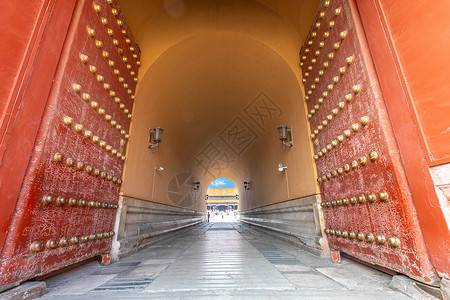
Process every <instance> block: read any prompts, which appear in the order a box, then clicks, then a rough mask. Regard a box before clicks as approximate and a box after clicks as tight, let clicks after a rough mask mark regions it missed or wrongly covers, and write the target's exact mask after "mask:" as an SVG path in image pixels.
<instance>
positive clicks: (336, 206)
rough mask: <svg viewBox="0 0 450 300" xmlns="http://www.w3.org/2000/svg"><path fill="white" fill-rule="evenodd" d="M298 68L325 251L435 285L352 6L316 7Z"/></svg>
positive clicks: (342, 1) (340, 1) (341, 0)
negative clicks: (322, 214)
mask: <svg viewBox="0 0 450 300" xmlns="http://www.w3.org/2000/svg"><path fill="white" fill-rule="evenodd" d="M300 61H301V62H300V65H301V68H302V72H303V78H304V79H303V82H304V86H305V94H306V102H307V106H308V110H309V115H308V119H309V121H310V126H311V140H312V142H313V144H314V152H315V155H314V159H315V161H316V166H317V172H318V178H317V181H318V183H319V185H320V188H321V192H322V197H323V198H322V201H323V202H322V203H321V205H322V208H323V212H324V217H325V227H326V229H325V233H326V235H327V237H328V242H329V244H330V246H331V247H332V248H334V249H338V250H341V251H342V252H345V253H347V254H349V255H352V256H354V257H357V258H358V259H361V260H363V261H366V262H368V263H371V264H375V265H379V266H382V267H385V268H388V269H391V270H395V271H398V272H401V273H404V274H407V275H409V276H411V277H413V278H417V279H419V280H421V281H425V282H428V283H436V282H437V280H438V278H437V275H436V273H435V270H434V268H433V266H432V264H431V263H430V259H429V254H428V252H427V249H426V246H425V243H424V240H423V236H422V233H421V229H420V227H419V222H418V219H417V215H416V211H415V207H414V205H413V201H412V198H411V193H410V190H409V186H408V183H407V180H406V177H405V172H404V170H403V167H402V165H401V161H400V156H399V151H398V147H397V144H396V141H395V137H394V134H393V131H392V128H391V124H390V121H389V117H388V114H387V111H386V106H385V102H384V99H383V95H382V93H381V90H380V87H379V82H378V78H377V76H376V73H375V72H374V68H373V64H372V58H371V56H370V53H369V51H368V47H367V44H366V39H365V33H364V31H363V29H362V26H361V24H360V17H359V14H358V11H357V9H356V6H355V4H354V2H353V1H351V0H334V1H322V3H321V5H320V7H319V11H318V13H317V16H316V18H315V21H314V24H313V26H312V28H311V31H310V33H309V36H308V38H307V41H306V43H305V45H304V46H303V47H302V49H301V52H300Z"/></svg>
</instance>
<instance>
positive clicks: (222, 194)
mask: <svg viewBox="0 0 450 300" xmlns="http://www.w3.org/2000/svg"><path fill="white" fill-rule="evenodd" d="M238 203H239V194H238V190H237V188H208V189H207V191H206V205H207V210H212V211H217V210H218V211H226V210H229V211H233V210H237V209H238Z"/></svg>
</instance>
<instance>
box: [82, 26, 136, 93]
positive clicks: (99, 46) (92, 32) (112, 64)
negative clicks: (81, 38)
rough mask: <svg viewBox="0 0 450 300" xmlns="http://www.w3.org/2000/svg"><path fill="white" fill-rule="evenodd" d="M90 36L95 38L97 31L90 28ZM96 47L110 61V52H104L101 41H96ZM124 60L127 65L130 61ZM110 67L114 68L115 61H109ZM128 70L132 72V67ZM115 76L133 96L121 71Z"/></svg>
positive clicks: (123, 58) (115, 72)
mask: <svg viewBox="0 0 450 300" xmlns="http://www.w3.org/2000/svg"><path fill="white" fill-rule="evenodd" d="M88 35H89V36H91V37H94V36H95V30H94V29H92V28H89V27H88ZM95 46H96V47H97V48H98V49H99V50H101V51H102V56H103V58H105V59H109V52H108V51H105V50H102V48H103V43H102V42H101V41H99V40H95ZM122 60H123V62H124V63H126V62H127V60H128V59H127V58H126V57H125V56H124V57H122ZM108 65H109V66H110V67H114V65H115V63H114V61H113V60H108ZM128 66H129V67H128ZM127 68H128V69H129V70H130V69H131V65H127ZM114 74H115V75H117V76H118V80H119V82H120V83H121V84H122V85H123V87H124V89H125V91H126V92H127V93H128V94H129V95H132V94H133V91H132V90H131V89H129V88H128V83H126V82H125V79H124V78H123V77H121V76H119V74H120V71H119V70H117V71H116V70H114ZM130 74H131V72H130Z"/></svg>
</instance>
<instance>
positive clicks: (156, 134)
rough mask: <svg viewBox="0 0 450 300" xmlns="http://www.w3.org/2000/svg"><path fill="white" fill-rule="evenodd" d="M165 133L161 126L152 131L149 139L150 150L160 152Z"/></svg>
mask: <svg viewBox="0 0 450 300" xmlns="http://www.w3.org/2000/svg"><path fill="white" fill-rule="evenodd" d="M163 132H164V129H162V128H161V127H159V126H158V127H156V128H154V129H150V131H149V139H148V148H150V149H153V148H155V149H156V151H158V146H159V143H161V142H162V135H163Z"/></svg>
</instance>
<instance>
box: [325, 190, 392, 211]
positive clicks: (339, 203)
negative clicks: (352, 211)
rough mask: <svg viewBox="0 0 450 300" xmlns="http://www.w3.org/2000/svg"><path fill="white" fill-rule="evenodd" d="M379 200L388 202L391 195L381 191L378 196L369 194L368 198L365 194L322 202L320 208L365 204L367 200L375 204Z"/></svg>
mask: <svg viewBox="0 0 450 300" xmlns="http://www.w3.org/2000/svg"><path fill="white" fill-rule="evenodd" d="M377 199H380V201H383V202H384V201H387V200H388V199H389V195H388V193H387V192H386V191H381V192H379V193H377V194H374V193H372V194H368V195H367V196H366V195H364V194H361V195H359V196H357V197H356V196H352V197H348V198H343V199H337V200H332V201H327V202H322V203H320V206H322V207H323V208H326V207H335V206H336V205H337V206H342V205H349V204H352V205H355V204H356V203H358V202H359V203H361V204H364V203H366V200H368V201H369V202H370V203H374V202H375V201H377Z"/></svg>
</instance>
